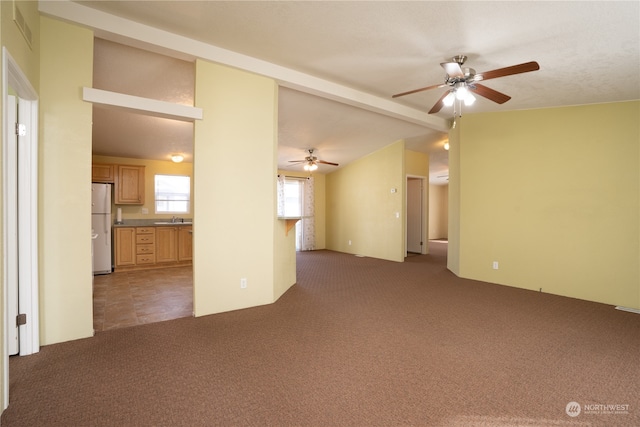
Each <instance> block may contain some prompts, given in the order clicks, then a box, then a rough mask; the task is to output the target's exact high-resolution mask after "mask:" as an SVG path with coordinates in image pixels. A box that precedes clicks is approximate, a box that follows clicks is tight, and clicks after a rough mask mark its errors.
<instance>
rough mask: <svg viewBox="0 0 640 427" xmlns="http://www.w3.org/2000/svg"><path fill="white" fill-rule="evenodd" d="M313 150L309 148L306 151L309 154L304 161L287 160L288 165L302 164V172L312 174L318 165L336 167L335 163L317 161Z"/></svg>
mask: <svg viewBox="0 0 640 427" xmlns="http://www.w3.org/2000/svg"><path fill="white" fill-rule="evenodd" d="M313 150H314V149H313V148H309V149H308V150H307V151H308V152H309V155H308V156H307V157H305V158H304V160H289V163H304V170H306V171H309V172H313V171H314V170H316V169H318V163H322V164H323V165H331V166H338V164H337V163H331V162H325V161H324V160H320V159H318V158H317V157H316V156H314V155H313Z"/></svg>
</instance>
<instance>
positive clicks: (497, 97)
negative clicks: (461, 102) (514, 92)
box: [470, 83, 511, 104]
mask: <svg viewBox="0 0 640 427" xmlns="http://www.w3.org/2000/svg"><path fill="white" fill-rule="evenodd" d="M474 86H475V87H474ZM470 89H471V90H472V91H473V92H475V93H477V94H478V95H480V96H484V97H485V98H487V99H490V100H491V101H493V102H497V103H498V104H504V103H505V102H507V101H508V100H510V99H511V97H510V96H509V95H505V94H504V93H502V92H498V91H497V90H493V89H491V88H488V87H486V86H484V85H481V84H479V83H474V84H473V86H470Z"/></svg>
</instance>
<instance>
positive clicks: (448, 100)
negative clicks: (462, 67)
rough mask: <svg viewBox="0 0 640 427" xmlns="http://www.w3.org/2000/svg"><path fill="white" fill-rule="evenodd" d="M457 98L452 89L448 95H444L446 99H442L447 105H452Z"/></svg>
mask: <svg viewBox="0 0 640 427" xmlns="http://www.w3.org/2000/svg"><path fill="white" fill-rule="evenodd" d="M455 99H456V95H455V93H454V92H453V91H451V92H449V94H448V95H447V96H445V97H444V99H443V100H442V103H443V104H444V105H446V106H447V107H451V106H452V105H453V101H455Z"/></svg>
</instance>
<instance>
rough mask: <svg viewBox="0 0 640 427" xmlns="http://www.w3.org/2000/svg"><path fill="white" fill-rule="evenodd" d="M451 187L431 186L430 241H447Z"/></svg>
mask: <svg viewBox="0 0 640 427" xmlns="http://www.w3.org/2000/svg"><path fill="white" fill-rule="evenodd" d="M448 196H449V185H430V186H429V239H446V238H447V236H448V235H449V234H448V224H449V221H448V219H449V218H448Z"/></svg>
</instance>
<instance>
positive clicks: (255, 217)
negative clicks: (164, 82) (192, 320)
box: [193, 60, 295, 316]
mask: <svg viewBox="0 0 640 427" xmlns="http://www.w3.org/2000/svg"><path fill="white" fill-rule="evenodd" d="M277 90H278V88H277V85H276V83H275V82H274V81H273V80H271V79H268V78H265V77H261V76H257V75H254V74H250V73H247V72H243V71H238V70H235V69H232V68H228V67H225V66H221V65H217V64H213V63H210V62H207V61H202V60H198V61H196V106H197V107H200V108H202V109H203V112H204V119H203V120H201V121H198V122H196V125H195V142H194V185H195V190H194V191H195V194H194V195H195V198H196V203H195V210H194V214H195V217H196V219H195V223H194V236H193V239H194V309H195V314H196V316H202V315H206V314H212V313H218V312H223V311H229V310H235V309H239V308H245V307H252V306H256V305H262V304H268V303H271V302H273V301H274V300H275V298H277V296H279V295H278V294H281V293H282V292H283V289H287V288H288V287H289V286H291V285H292V284H293V283H285V284H281V283H278V284H276V283H274V281H275V280H276V278H291V277H292V276H293V277H295V263H294V264H293V266H291V265H290V264H289V263H290V261H291V257H290V256H286V255H284V256H282V257H280V256H279V255H277V253H278V252H279V251H280V250H283V251H284V250H286V249H287V248H282V247H281V246H289V245H287V242H290V240H287V239H281V238H280V237H277V238H276V237H275V233H284V229H283V228H280V227H282V226H283V224H282V221H280V220H278V219H277V217H276V208H277V206H276V175H277V168H276V164H277V160H276V155H277ZM276 263H282V265H276ZM291 268H293V269H294V272H293V274H291V273H290V271H289V270H290V269H291ZM241 278H246V279H247V285H248V286H247V288H246V289H241V288H240V279H241ZM294 280H295V279H294Z"/></svg>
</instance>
